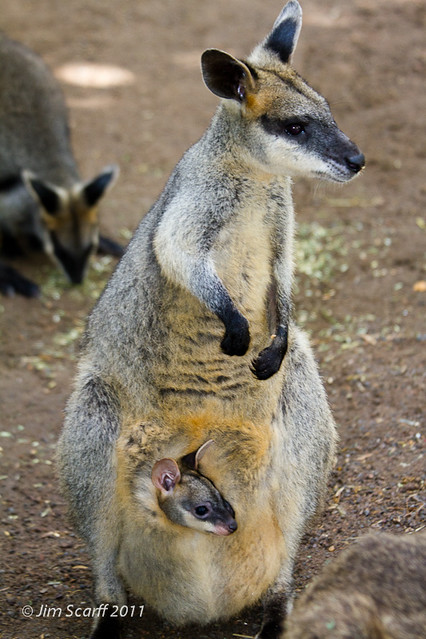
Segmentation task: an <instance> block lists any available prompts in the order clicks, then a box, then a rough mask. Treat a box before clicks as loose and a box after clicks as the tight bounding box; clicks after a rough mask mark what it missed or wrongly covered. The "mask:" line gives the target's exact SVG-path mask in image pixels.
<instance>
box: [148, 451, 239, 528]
mask: <svg viewBox="0 0 426 639" xmlns="http://www.w3.org/2000/svg"><path fill="white" fill-rule="evenodd" d="M212 443H213V441H212V440H209V441H208V442H206V443H205V444H203V445H202V446H201V447H200V448H199V449H198V450H196V451H194V452H193V453H189V454H188V455H185V457H182V459H181V460H180V466H181V468H179V465H178V463H177V462H176V461H175V460H174V459H170V458H164V459H160V460H159V461H157V462H156V463H155V465H154V467H153V469H152V475H151V478H152V482H153V484H154V486H155V487H156V488H157V489H158V504H159V506H160V508H161V509H162V511H163V512H164V513H165V514H166V515H167V517H168V519H170V521H172V522H173V523H175V524H180V525H181V526H186V527H188V528H193V529H194V530H199V531H200V532H206V533H213V534H215V535H230V534H231V533H233V532H235V531H236V530H237V522H236V521H235V513H234V510H233V508H232V506H231V504H229V503H228V502H227V501H226V500H225V499H224V498H223V497H222V495H221V494H220V492H219V491H218V490H217V488H216V487H215V485H214V484H213V482H211V481H210V480H209V479H208V478H207V477H204V475H201V473H199V472H198V463H199V461H200V459H201V458H202V456H203V455H204V453H205V452H206V450H207V448H209V447H210V445H211V444H212Z"/></svg>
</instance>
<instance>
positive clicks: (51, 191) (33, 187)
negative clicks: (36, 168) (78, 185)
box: [21, 170, 66, 215]
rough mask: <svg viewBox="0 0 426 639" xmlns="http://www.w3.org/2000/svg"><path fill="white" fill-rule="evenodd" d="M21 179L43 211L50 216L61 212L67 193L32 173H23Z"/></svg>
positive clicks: (25, 171)
mask: <svg viewBox="0 0 426 639" xmlns="http://www.w3.org/2000/svg"><path fill="white" fill-rule="evenodd" d="M21 177H22V180H23V182H24V184H25V186H26V188H27V190H28V191H29V192H30V194H31V195H32V196H33V197H34V198H35V199H36V200H37V201H38V202H39V203H40V204H41V206H42V207H43V209H44V210H45V211H46V212H47V213H48V214H49V215H57V214H58V213H59V211H60V210H61V203H62V202H63V201H64V200H65V199H66V191H65V190H64V189H61V188H60V187H58V186H53V184H49V183H48V182H44V181H43V180H40V179H39V178H38V177H37V176H36V175H34V173H31V171H27V170H24V171H22V174H21Z"/></svg>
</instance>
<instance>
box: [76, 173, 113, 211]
mask: <svg viewBox="0 0 426 639" xmlns="http://www.w3.org/2000/svg"><path fill="white" fill-rule="evenodd" d="M119 173H120V170H119V168H118V166H117V165H115V164H112V165H111V166H107V167H105V168H104V169H103V171H102V172H101V173H100V174H99V175H97V176H96V177H95V178H93V180H90V181H89V182H85V183H84V185H83V187H82V190H81V192H82V195H83V197H84V199H85V201H86V203H87V205H88V206H90V207H92V206H95V204H97V203H98V202H99V200H100V199H101V197H102V196H103V195H104V194H105V192H106V191H107V189H108V188H111V187H112V185H113V184H114V182H115V181H116V179H117V177H118V175H119Z"/></svg>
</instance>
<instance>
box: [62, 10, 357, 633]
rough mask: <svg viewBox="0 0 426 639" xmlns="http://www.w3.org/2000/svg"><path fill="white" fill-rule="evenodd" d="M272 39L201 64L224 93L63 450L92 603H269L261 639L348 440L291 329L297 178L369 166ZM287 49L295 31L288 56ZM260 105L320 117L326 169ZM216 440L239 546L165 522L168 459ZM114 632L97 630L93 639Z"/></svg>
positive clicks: (318, 152) (109, 320)
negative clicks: (157, 466)
mask: <svg viewBox="0 0 426 639" xmlns="http://www.w3.org/2000/svg"><path fill="white" fill-rule="evenodd" d="M287 6H288V9H286V8H284V10H283V12H282V14H281V15H280V19H279V20H278V21H277V22H276V23H275V25H274V29H275V28H276V27H277V25H280V24H281V22H282V20H287V19H288V20H291V21H294V20H295V19H296V18H297V20H299V21H300V14H301V12H300V7H299V5H298V3H297V2H294V1H292V2H291V3H289V5H287ZM297 16H298V17H297ZM299 30H300V23H299V24H297V25H296V26H295V25H293V26H292V28H291V29H290V31H289V33H292V34H293V35H292V37H293V38H296V37H297V35H298V32H299ZM268 41H270V40H269V39H268V38H266V40H265V41H264V43H263V44H262V43H261V44H260V45H258V46H257V47H256V48H255V49H254V51H253V52H252V54H251V56H250V57H249V58H248V61H247V63H241V62H240V61H238V60H236V59H235V58H233V57H232V56H229V55H228V54H223V53H222V52H219V53H218V52H215V51H213V52H212V50H210V51H209V52H206V53H205V54H204V55H203V70H204V79H205V80H206V82H207V83H208V84H209V85H210V88H212V90H213V89H214V90H215V91H217V92H221V93H222V94H224V95H227V97H226V98H224V99H223V100H222V102H221V105H220V106H219V108H218V110H217V112H216V114H215V116H214V118H213V120H212V122H211V125H210V127H209V128H208V130H207V131H206V133H205V134H204V136H203V137H202V138H201V140H199V141H198V142H197V143H196V144H195V145H194V146H193V147H192V148H190V149H189V150H188V151H187V152H186V153H185V155H184V156H183V158H182V159H181V161H180V162H179V163H178V165H177V166H176V168H175V170H174V171H173V173H172V175H171V177H170V179H169V181H168V183H167V185H166V187H165V189H164V191H163V193H162V194H161V195H160V197H159V199H158V201H157V202H156V203H155V204H154V206H153V207H152V208H151V210H150V211H149V212H148V213H147V215H146V216H145V217H144V219H143V220H142V222H141V224H140V227H139V229H138V230H137V232H136V233H135V236H134V237H133V239H132V241H131V243H130V245H129V247H128V249H127V251H126V253H125V255H124V257H123V258H122V260H121V261H120V263H119V265H118V267H117V269H116V271H115V273H114V275H113V276H112V278H111V280H110V281H109V283H108V285H107V286H106V289H105V291H104V292H103V294H102V296H101V298H100V300H99V302H98V304H97V306H96V307H95V309H94V310H93V312H92V314H91V316H90V317H89V320H88V324H87V330H86V333H85V337H84V340H83V344H82V351H81V358H80V363H79V372H78V375H77V378H76V383H75V390H74V393H73V395H72V396H71V399H70V401H69V403H68V406H67V410H66V419H65V424H64V429H63V432H62V435H61V439H60V441H59V447H58V465H59V472H60V476H61V479H62V484H63V487H64V491H65V494H66V496H67V498H68V501H69V504H70V509H71V514H72V516H73V519H74V521H75V522H76V525H77V528H78V530H79V531H80V533H81V535H82V536H83V537H84V539H85V540H86V542H87V544H88V547H89V551H90V553H91V556H92V560H93V565H94V573H95V595H96V600H97V601H99V602H109V603H122V602H123V601H124V596H125V595H124V593H125V588H126V587H127V588H129V589H130V590H131V591H133V592H134V593H135V594H136V595H139V596H141V597H143V599H144V600H145V602H146V604H147V605H149V606H152V607H153V608H155V609H156V610H157V612H158V613H159V614H160V615H162V616H164V617H165V618H166V619H168V620H169V621H171V622H173V623H176V624H184V623H188V622H200V623H205V622H209V621H213V620H217V619H220V618H228V617H230V616H232V615H234V614H237V613H238V612H239V611H240V610H241V609H242V608H244V607H245V606H247V605H250V604H252V603H255V602H256V601H258V600H259V599H262V600H263V601H264V603H265V623H264V626H263V629H262V630H261V633H260V637H262V639H266V637H278V635H279V633H280V631H281V627H282V620H283V617H284V615H285V607H286V600H290V599H291V582H292V567H293V562H294V559H295V555H296V552H297V548H298V545H299V542H300V539H301V536H302V535H303V533H304V531H305V529H306V526H307V524H308V523H309V522H310V521H311V519H312V518H313V517H314V515H315V514H316V512H317V511H318V509H319V508H320V506H321V502H322V498H323V495H324V491H325V487H326V482H327V477H328V474H329V471H330V468H331V466H332V464H333V460H334V450H335V443H336V431H335V425H334V422H333V418H332V416H331V413H330V410H329V407H328V403H327V399H326V396H325V392H324V388H323V386H322V383H321V379H320V377H319V374H318V370H317V367H316V364H315V361H314V357H313V355H312V352H311V349H310V346H309V343H308V341H307V339H306V337H305V336H304V334H303V333H302V332H301V331H300V330H299V329H298V328H297V327H296V326H295V325H294V324H293V323H292V321H291V319H290V307H291V286H292V243H293V225H294V223H293V205H292V199H291V178H290V175H293V174H295V175H298V174H304V175H305V174H306V175H309V176H313V177H314V176H316V175H317V174H318V172H320V173H322V174H323V175H324V174H326V175H327V176H328V178H329V179H335V180H347V179H350V178H351V177H352V176H353V175H354V173H355V170H353V167H352V169H351V168H350V167H349V166H348V164H347V163H346V160H345V158H346V156H345V152H346V154H352V155H353V154H355V155H356V154H359V151H358V149H357V148H356V147H355V145H354V144H353V143H351V142H350V141H349V140H348V139H347V138H346V137H345V136H344V135H343V134H342V133H341V132H340V131H339V130H338V129H337V127H336V125H335V123H334V121H333V119H332V116H331V114H330V112H329V109H328V106H327V104H326V102H325V100H324V99H323V98H322V97H321V96H320V95H319V94H317V93H316V92H314V91H313V90H312V89H311V88H310V87H309V86H308V85H307V84H306V83H305V82H304V81H303V80H302V79H301V78H300V77H299V76H297V74H296V73H295V72H294V71H293V70H292V68H291V67H290V66H289V65H287V64H283V63H282V62H281V60H280V57H279V56H278V55H277V54H276V41H275V40H272V41H273V42H274V50H271V49H269V48H268V46H267V45H265V42H268ZM294 44H295V42H293V43H291V42H289V41H288V38H287V41H286V42H285V46H286V49H287V51H288V50H290V49H291V50H292V49H293V48H294ZM230 78H231V81H229V79H230ZM265 109H266V110H267V113H268V114H269V113H271V114H272V115H273V117H274V118H275V119H276V118H277V117H278V116H280V117H281V119H282V120H283V121H284V120H287V119H288V117H290V116H291V117H292V118H294V117H296V115H297V117H301V115H303V117H305V118H310V121H312V122H314V121H315V122H316V120H315V118H316V119H317V120H318V121H319V122H320V123H321V126H323V127H326V128H327V130H328V132H329V135H330V137H329V139H328V141H327V148H328V149H330V148H331V149H332V151H331V153H332V157H331V156H329V153H330V151H326V149H325V148H322V149H321V143H320V139H319V138H318V134H317V133H316V129H315V126H314V127H313V131H312V133H311V146H310V148H309V149H306V145H304V144H303V143H301V144H299V143H297V141H295V140H294V139H292V138H291V139H290V137H288V135H287V134H286V133H285V129H284V134H283V136H281V135H275V134H271V133H269V132H267V131H266V130H265V126H264V124H263V123H262V115H264V114H265V113H264V110H265ZM333 134H334V140H335V145H336V149H334V147H333V145H331V147H330V144H331V143H330V140H331V139H332V137H333ZM305 137H306V136H305ZM317 138H318V139H317ZM312 140H313V142H312ZM345 145H346V146H345ZM344 150H345V151H344ZM362 163H363V159H362V161H361V159H360V160H359V164H358V166H359V168H361V164H362ZM223 326H225V335H224V334H223ZM271 333H273V335H272V338H271ZM275 335H276V337H275ZM287 345H288V349H287ZM232 354H235V355H237V356H236V357H235V356H234V357H232V356H231V355H232ZM284 355H285V357H284ZM283 358H284V359H283ZM250 368H252V369H253V370H254V373H255V375H253V374H252V372H251V370H250ZM260 380H262V381H260ZM210 438H211V439H213V440H214V441H215V446H214V449H212V451H210V453H209V455H207V456H206V457H205V459H203V464H204V466H203V474H204V475H206V476H207V477H209V478H211V481H213V483H214V485H215V486H216V487H217V489H218V491H219V492H220V493H222V494H224V495H226V497H227V499H229V501H230V503H231V504H232V505H233V507H234V508H235V513H236V519H237V521H238V530H237V531H236V532H235V534H233V535H230V536H229V537H218V536H214V535H203V534H200V533H199V532H198V531H193V530H190V529H189V528H187V527H183V526H181V527H176V526H173V525H172V524H171V522H170V521H168V520H167V517H165V515H164V513H163V512H162V511H161V509H159V507H158V502H157V498H156V495H155V491H154V488H153V485H152V482H151V469H152V467H153V464H154V462H155V461H156V460H158V459H161V458H164V457H172V458H175V459H177V458H180V457H182V456H184V455H186V454H187V453H188V451H191V450H194V449H196V448H197V447H199V446H200V445H201V444H202V443H203V442H205V441H206V440H207V439H210ZM171 583H173V584H176V585H177V584H183V583H184V584H185V588H184V590H183V589H181V588H180V587H170V584H171ZM105 623H107V622H105ZM109 631H110V628H109V627H108V626H107V627H105V628H104V626H103V622H101V624H100V625H98V626H97V628H96V629H94V631H93V632H94V634H93V637H95V636H96V637H102V636H103V633H104V634H105V636H106V633H107V632H109ZM114 632H115V630H114ZM108 636H109V635H108Z"/></svg>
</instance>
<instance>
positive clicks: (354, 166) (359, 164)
mask: <svg viewBox="0 0 426 639" xmlns="http://www.w3.org/2000/svg"><path fill="white" fill-rule="evenodd" d="M345 160H346V164H347V166H348V168H349V169H350V170H351V171H353V172H354V173H359V172H360V171H361V169H362V168H363V167H364V166H365V157H364V154H363V153H357V154H356V155H351V156H350V157H346V158H345Z"/></svg>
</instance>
